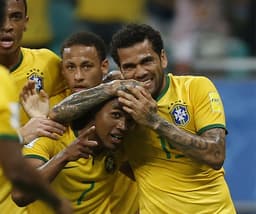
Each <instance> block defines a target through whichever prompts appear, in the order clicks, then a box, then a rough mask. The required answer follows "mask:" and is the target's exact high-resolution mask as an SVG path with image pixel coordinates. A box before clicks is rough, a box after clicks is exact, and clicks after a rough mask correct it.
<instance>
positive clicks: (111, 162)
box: [105, 155, 117, 173]
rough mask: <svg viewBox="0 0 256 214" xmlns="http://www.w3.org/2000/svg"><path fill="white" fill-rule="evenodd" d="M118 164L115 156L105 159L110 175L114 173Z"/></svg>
mask: <svg viewBox="0 0 256 214" xmlns="http://www.w3.org/2000/svg"><path fill="white" fill-rule="evenodd" d="M116 167H117V166H116V162H115V158H114V156H113V155H108V156H107V157H106V159H105V169H106V171H107V172H108V173H114V172H115V170H116Z"/></svg>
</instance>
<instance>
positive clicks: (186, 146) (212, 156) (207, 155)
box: [154, 116, 225, 168]
mask: <svg viewBox="0 0 256 214" xmlns="http://www.w3.org/2000/svg"><path fill="white" fill-rule="evenodd" d="M154 121H157V123H156V124H157V126H155V131H156V132H157V133H158V134H159V135H160V136H162V137H164V138H165V139H166V140H167V141H168V142H170V143H171V144H172V145H173V146H174V147H175V148H176V149H177V150H179V151H182V152H183V153H184V154H185V155H187V156H190V157H192V158H194V159H197V160H199V161H202V162H204V163H207V164H209V165H211V166H213V168H219V166H221V165H222V164H223V161H224V158H225V130H224V129H222V128H213V129H210V130H207V131H205V132H204V133H203V134H202V135H201V136H199V135H196V134H192V133H189V132H186V131H184V130H182V129H180V128H178V127H177V126H175V125H174V124H172V123H169V122H168V121H166V120H163V119H162V118H160V117H159V116H157V117H155V118H154Z"/></svg>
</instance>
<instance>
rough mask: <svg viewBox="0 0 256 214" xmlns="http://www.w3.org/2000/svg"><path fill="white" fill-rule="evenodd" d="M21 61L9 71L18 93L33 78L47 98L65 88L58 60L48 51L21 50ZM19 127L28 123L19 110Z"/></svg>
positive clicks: (22, 112)
mask: <svg viewBox="0 0 256 214" xmlns="http://www.w3.org/2000/svg"><path fill="white" fill-rule="evenodd" d="M21 50H22V55H23V58H22V61H21V63H20V64H19V65H18V66H17V67H16V68H14V69H12V71H11V77H12V78H13V80H14V82H15V84H16V86H17V90H18V92H20V91H21V90H22V88H23V86H24V85H25V84H26V83H27V80H28V79H31V78H34V79H36V80H37V81H38V82H40V84H41V85H42V88H43V89H44V90H45V91H46V93H47V94H48V95H49V97H51V96H54V95H56V94H58V93H60V92H61V91H63V89H64V88H65V82H64V78H63V77H62V74H61V71H60V69H59V66H60V64H59V63H60V58H59V57H58V56H57V55H56V54H55V53H53V52H52V51H50V50H48V49H28V48H22V49H21ZM20 118H21V125H22V126H23V125H24V124H25V123H26V122H27V121H28V116H27V115H26V113H25V112H24V111H23V110H22V109H21V111H20Z"/></svg>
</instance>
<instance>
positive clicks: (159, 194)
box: [125, 74, 235, 214]
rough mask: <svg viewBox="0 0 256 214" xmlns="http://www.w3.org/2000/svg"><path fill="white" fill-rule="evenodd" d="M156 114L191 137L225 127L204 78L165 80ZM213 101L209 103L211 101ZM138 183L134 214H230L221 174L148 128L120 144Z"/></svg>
mask: <svg viewBox="0 0 256 214" xmlns="http://www.w3.org/2000/svg"><path fill="white" fill-rule="evenodd" d="M167 83H168V84H167V87H166V89H165V91H164V93H163V94H161V95H160V96H159V97H158V114H159V115H160V116H161V117H163V118H165V119H166V120H167V121H169V122H170V123H175V124H176V125H177V126H178V127H179V128H181V129H185V130H187V131H189V132H191V133H197V132H201V131H202V130H207V129H209V128H213V127H223V128H224V127H225V115H224V110H223V106H222V102H221V99H220V97H219V95H218V92H217V90H216V88H215V87H214V85H213V84H212V83H211V81H210V80H208V79H207V78H204V77H192V76H177V77H174V76H172V75H171V74H169V75H168V78H167ZM213 98H214V99H213ZM125 149H126V151H127V155H128V159H129V162H130V163H131V166H132V168H133V170H134V173H135V177H136V181H137V182H138V189H139V196H140V197H139V200H140V214H151V213H152V214H155V213H158V214H161V213H163V214H164V213H175V214H176V213H184V214H186V213H197V214H198V213H200V214H201V213H205V214H209V213H229V214H231V213H235V209H234V206H233V203H232V200H231V196H230V193H229V190H228V187H227V184H226V182H225V179H224V170H223V168H222V169H220V170H213V169H212V168H210V167H209V166H208V165H205V164H202V163H199V162H196V161H195V160H192V159H190V158H189V157H185V156H184V154H183V153H182V152H180V151H177V150H175V148H174V146H172V144H171V143H168V142H166V140H165V139H164V138H161V137H160V136H158V135H157V134H156V133H155V132H153V131H151V130H150V129H148V128H145V127H144V128H143V127H137V128H136V129H135V130H134V131H133V133H132V135H130V136H129V138H128V139H127V142H125Z"/></svg>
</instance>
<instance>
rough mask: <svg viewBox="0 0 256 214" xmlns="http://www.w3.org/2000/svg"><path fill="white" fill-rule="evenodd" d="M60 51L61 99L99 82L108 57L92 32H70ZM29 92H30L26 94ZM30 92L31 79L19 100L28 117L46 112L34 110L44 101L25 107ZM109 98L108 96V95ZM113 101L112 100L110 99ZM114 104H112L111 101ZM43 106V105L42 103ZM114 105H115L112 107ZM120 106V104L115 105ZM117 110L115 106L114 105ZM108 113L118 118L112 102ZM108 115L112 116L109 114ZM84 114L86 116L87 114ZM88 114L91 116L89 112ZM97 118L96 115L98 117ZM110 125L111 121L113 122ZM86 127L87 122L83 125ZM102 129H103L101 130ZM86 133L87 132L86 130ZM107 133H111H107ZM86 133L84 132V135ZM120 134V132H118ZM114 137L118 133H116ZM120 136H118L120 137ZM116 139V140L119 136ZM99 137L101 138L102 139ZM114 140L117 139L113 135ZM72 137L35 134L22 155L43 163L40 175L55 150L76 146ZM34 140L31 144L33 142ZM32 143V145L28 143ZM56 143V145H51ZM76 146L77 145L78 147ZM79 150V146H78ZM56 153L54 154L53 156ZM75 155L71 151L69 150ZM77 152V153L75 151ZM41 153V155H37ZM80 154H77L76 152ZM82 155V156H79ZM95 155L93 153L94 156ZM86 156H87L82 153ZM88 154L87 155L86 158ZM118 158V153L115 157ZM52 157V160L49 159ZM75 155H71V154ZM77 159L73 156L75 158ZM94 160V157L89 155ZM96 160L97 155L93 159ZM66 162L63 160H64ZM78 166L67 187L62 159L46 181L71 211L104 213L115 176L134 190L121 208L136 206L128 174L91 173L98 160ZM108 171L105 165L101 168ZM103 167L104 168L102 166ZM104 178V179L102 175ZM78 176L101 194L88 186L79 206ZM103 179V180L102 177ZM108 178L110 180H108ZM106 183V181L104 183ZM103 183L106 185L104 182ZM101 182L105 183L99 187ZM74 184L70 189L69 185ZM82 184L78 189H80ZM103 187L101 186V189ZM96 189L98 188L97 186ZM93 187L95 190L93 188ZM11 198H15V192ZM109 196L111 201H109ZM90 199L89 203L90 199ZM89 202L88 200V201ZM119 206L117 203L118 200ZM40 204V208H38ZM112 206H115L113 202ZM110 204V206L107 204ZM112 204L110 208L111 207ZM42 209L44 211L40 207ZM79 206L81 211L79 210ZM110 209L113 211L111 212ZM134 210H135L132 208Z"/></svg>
mask: <svg viewBox="0 0 256 214" xmlns="http://www.w3.org/2000/svg"><path fill="white" fill-rule="evenodd" d="M61 55H62V58H63V60H62V72H63V76H64V77H65V79H66V82H67V85H68V86H69V89H68V90H67V91H66V92H65V93H62V94H60V95H58V96H56V97H59V100H62V99H63V98H64V97H65V96H67V95H69V94H70V93H74V92H78V93H79V91H80V90H82V89H84V88H92V87H93V86H96V85H98V84H99V83H101V80H102V77H103V74H104V73H106V72H107V70H108V61H107V59H106V51H105V47H104V42H103V41H102V40H101V39H100V38H99V37H98V36H96V35H95V34H92V33H89V32H80V33H75V34H73V35H72V36H71V37H70V38H68V39H67V40H66V41H65V43H64V44H63V47H62V49H61ZM29 95H32V96H30V97H29ZM33 96H35V99H37V98H38V94H37V93H36V91H35V89H34V83H33V82H31V83H30V84H28V85H27V87H25V88H24V90H23V96H22V98H21V100H23V101H24V102H23V103H24V104H25V105H24V106H25V109H26V111H27V112H28V114H29V115H30V116H31V117H34V116H36V115H37V116H38V115H39V114H40V112H48V109H47V110H38V109H39V108H44V107H45V106H46V108H48V107H49V106H48V105H45V104H42V105H40V104H39V107H38V109H36V110H35V111H34V108H33V106H30V105H29V107H26V105H27V104H28V103H27V102H28V99H33ZM110 98H111V97H110ZM52 99H55V98H54V97H53V98H52ZM34 103H38V102H34ZM112 104H113V105H114V103H112ZM115 105H116V104H115ZM42 106H43V107H42ZM115 108H117V107H115ZM118 108H120V106H119V107H118ZM117 110H118V109H117ZM94 113H96V112H95V111H94V112H90V114H89V115H94ZM108 115H109V117H108V118H109V120H110V121H111V119H114V118H116V121H118V120H119V119H118V118H119V117H120V116H119V115H120V113H118V112H117V111H116V110H114V106H113V109H112V112H109V113H108ZM111 115H112V116H111ZM87 117H88V116H87ZM90 117H91V116H90ZM99 118H100V117H99ZM84 120H86V121H88V119H86V118H84ZM79 121H83V119H82V118H79ZM102 121H104V118H102ZM84 124H86V122H84ZM104 125H105V123H102V126H101V127H99V125H98V129H97V127H96V132H97V130H99V132H97V135H100V134H101V132H105V131H104V130H105V129H107V125H108V124H106V127H104ZM113 127H114V125H113ZM87 128H88V126H87ZM116 129H117V130H118V129H123V128H122V127H121V128H118V127H117V128H116ZM102 130H103V131H102ZM89 134H90V132H89ZM110 135H111V133H110ZM112 135H113V136H112V137H115V132H113V133H112ZM86 136H87V135H86ZM119 137H120V136H119ZM80 138H81V137H78V139H80ZM116 138H118V136H117V137H116ZM120 139H121V138H120ZM120 139H119V140H120ZM102 140H103V139H101V141H102ZM116 140H117V139H116ZM72 141H74V134H73V131H72V130H70V129H69V130H68V131H67V132H66V133H65V134H64V135H63V137H61V138H60V142H54V141H53V140H51V139H48V138H39V139H37V140H36V141H33V142H32V143H31V144H29V145H28V146H26V147H25V149H24V151H25V154H26V156H27V157H28V158H29V161H30V162H31V163H32V164H33V166H35V165H36V166H40V165H45V167H44V168H45V169H43V170H42V175H44V176H45V174H46V176H47V174H48V173H47V172H48V171H47V169H48V168H49V167H50V166H49V165H50V163H52V162H53V163H54V162H56V161H57V160H55V159H56V158H57V159H58V158H59V156H60V155H58V153H60V152H62V150H64V149H65V148H66V147H68V148H67V151H69V150H71V149H72V148H73V150H74V147H75V146H78V145H76V144H74V145H73V144H72V146H71V145H70V146H69V144H70V143H71V142H72ZM63 142H65V144H64V145H63ZM34 144H35V145H34ZM48 144H49V147H48V146H47V147H44V146H45V145H48ZM31 145H32V146H31ZM56 145H58V147H57V148H55V147H54V146H56ZM81 146H82V145H80V147H81ZM86 146H87V145H86V142H85V143H84V147H86ZM89 146H95V145H88V147H89ZM53 148H55V150H54V152H53V150H52V149H53ZM75 148H76V147H75ZM41 149H43V152H44V154H42V153H40V152H39V153H38V151H39V150H41ZM45 149H47V151H45ZM78 149H79V148H78ZM81 150H82V149H81ZM83 150H84V151H85V152H88V151H87V149H83ZM70 153H71V154H72V150H71V151H70ZM42 155H43V157H44V159H43V160H45V161H46V160H50V159H51V160H50V161H49V162H47V163H46V164H45V162H44V161H42ZM45 155H47V156H48V157H47V158H46V157H45ZM55 155H56V157H54V156H55ZM73 155H74V156H75V154H73ZM77 155H79V154H77ZM40 157H41V158H40ZM79 157H80V156H79ZM81 157H84V156H81ZM96 157H97V156H96ZM86 158H87V156H86ZM90 158H92V157H89V159H90ZM119 158H120V157H119ZM52 159H53V161H52ZM74 159H75V158H74ZM76 159H77V158H76ZM93 160H94V159H93ZM95 160H97V158H96V159H95ZM65 162H66V161H65ZM82 163H83V164H82V166H81V163H80V161H79V160H78V165H79V166H81V167H78V168H75V169H73V170H72V174H74V178H72V176H71V179H72V183H74V184H72V185H71V186H70V187H68V188H67V186H69V184H68V183H66V182H65V181H63V182H62V181H61V179H60V177H61V178H62V176H63V174H65V173H66V170H65V169H66V167H64V165H65V164H64V165H63V163H62V166H59V168H58V169H56V166H55V170H57V172H55V176H56V175H57V174H58V173H59V175H58V176H57V177H56V179H54V177H55V176H54V177H52V176H50V178H49V181H50V182H51V181H53V186H54V187H55V188H56V189H57V190H59V191H58V192H61V194H64V195H68V196H69V197H68V198H69V199H70V200H71V201H72V202H73V205H74V208H75V212H76V213H77V212H78V213H79V212H81V213H83V212H85V213H90V212H103V210H105V212H106V213H108V212H110V203H112V199H110V198H109V196H110V195H111V194H112V192H113V185H114V184H115V182H116V179H117V180H118V181H122V182H123V183H122V185H123V186H125V185H129V186H130V188H131V190H134V192H133V193H132V194H128V196H129V201H131V203H130V204H128V205H126V204H123V209H126V210H127V211H126V212H129V211H130V213H131V211H132V210H134V209H137V208H138V203H136V202H137V201H136V196H137V191H136V184H135V183H134V182H132V181H131V180H130V179H129V178H125V177H122V175H120V174H118V177H117V175H115V174H117V171H118V167H117V168H116V170H115V171H116V172H115V173H114V175H113V177H112V172H111V173H110V172H107V174H109V175H108V176H106V175H104V173H99V174H98V173H96V174H95V173H94V172H95V170H96V171H97V170H98V168H99V169H100V168H102V169H104V168H105V167H106V166H105V164H104V162H102V161H101V162H99V163H98V165H97V164H95V165H93V166H92V165H91V164H90V161H89V162H88V161H85V162H82ZM80 168H87V170H89V172H90V173H89V172H88V174H91V175H87V174H86V171H84V172H83V173H81V172H82V171H83V170H82V171H81V169H80ZM105 170H107V171H108V169H105ZM103 171H104V170H103ZM105 178H106V179H105ZM81 179H82V180H89V181H95V184H94V183H93V184H91V183H89V184H88V186H89V187H92V186H90V185H93V186H94V185H95V187H97V188H96V189H98V188H100V189H101V190H100V191H99V192H102V195H97V194H96V195H95V190H93V189H92V190H91V191H92V193H91V194H90V195H89V196H88V198H87V197H85V198H84V200H83V201H81V202H79V206H78V205H77V204H76V203H77V202H76V200H78V198H79V197H78V195H77V194H82V192H83V191H84V187H83V186H84V184H83V185H82V184H81V183H80V182H81ZM99 179H100V180H102V182H99ZM103 180H104V181H103ZM110 181H111V182H110ZM106 184H107V185H106ZM76 185H78V187H77V188H79V191H80V192H78V190H77V189H76ZM105 185H106V186H105ZM103 186H105V187H104V188H103ZM73 187H74V189H72V188H73ZM81 188H82V189H81ZM104 189H105V190H104ZM68 190H70V192H72V191H74V192H76V193H75V194H74V195H70V192H69V191H68ZM97 191H98V190H97ZM97 191H96V192H97ZM118 191H119V195H120V196H125V195H124V194H125V193H124V192H123V191H120V190H118ZM15 198H16V199H17V198H19V197H18V196H17V194H16V196H15ZM122 199H124V201H123V202H124V203H125V201H126V200H125V199H126V197H122ZM110 200H111V201H110ZM18 201H19V203H22V204H24V203H25V204H26V203H28V202H29V201H30V200H25V201H26V202H24V199H22V200H21V199H18ZM92 202H93V203H92ZM118 202H119V198H117V199H114V204H117V203H118ZM91 203H92V204H91ZM120 206H121V204H120ZM39 207H40V208H39ZM113 207H114V208H115V207H116V206H113ZM111 208H112V207H111ZM114 208H112V209H114ZM28 210H30V211H31V212H32V211H33V210H41V211H42V213H44V212H48V210H47V208H46V207H43V206H41V205H40V203H39V202H36V203H33V204H31V205H29V206H28ZM43 210H44V211H43ZM80 210H81V211H80ZM112 213H113V212H112ZM134 213H135V211H134Z"/></svg>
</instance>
